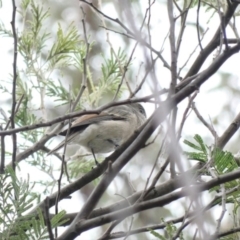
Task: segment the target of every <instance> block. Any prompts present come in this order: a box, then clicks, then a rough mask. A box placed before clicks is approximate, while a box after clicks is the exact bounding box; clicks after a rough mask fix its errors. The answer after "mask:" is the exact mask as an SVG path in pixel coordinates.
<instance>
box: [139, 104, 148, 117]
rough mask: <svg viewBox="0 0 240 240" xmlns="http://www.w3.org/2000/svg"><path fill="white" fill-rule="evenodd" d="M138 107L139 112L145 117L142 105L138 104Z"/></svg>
mask: <svg viewBox="0 0 240 240" xmlns="http://www.w3.org/2000/svg"><path fill="white" fill-rule="evenodd" d="M138 109H139V112H140V113H142V114H143V115H144V116H145V117H146V112H145V109H144V108H143V106H142V105H140V104H139V107H138Z"/></svg>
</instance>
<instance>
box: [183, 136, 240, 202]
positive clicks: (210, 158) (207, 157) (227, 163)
mask: <svg viewBox="0 0 240 240" xmlns="http://www.w3.org/2000/svg"><path fill="white" fill-rule="evenodd" d="M194 140H195V141H196V143H193V142H190V141H188V140H184V143H185V144H186V145H187V146H189V147H190V148H192V149H194V150H195V151H194V152H185V154H186V156H187V157H188V159H193V160H198V161H200V162H204V163H206V164H207V163H210V167H211V168H214V171H215V173H216V175H217V176H218V175H222V174H225V173H229V172H232V171H234V170H236V169H238V164H237V163H236V160H235V158H234V156H233V155H232V153H230V152H228V151H223V150H221V149H219V148H213V149H212V150H211V148H210V147H207V146H206V145H205V144H204V142H203V139H202V138H201V136H199V135H195V136H194ZM207 174H208V175H209V173H207ZM239 184H240V182H239V180H234V181H230V182H227V183H225V184H224V187H225V189H226V191H227V190H228V191H230V190H231V189H233V188H236V187H238V186H239ZM219 188H220V186H217V187H215V188H213V189H211V191H218V190H219ZM239 197H240V191H236V190H235V191H233V192H232V193H229V194H228V197H227V201H228V202H235V203H237V202H238V201H237V198H239ZM237 206H239V205H238V204H237Z"/></svg>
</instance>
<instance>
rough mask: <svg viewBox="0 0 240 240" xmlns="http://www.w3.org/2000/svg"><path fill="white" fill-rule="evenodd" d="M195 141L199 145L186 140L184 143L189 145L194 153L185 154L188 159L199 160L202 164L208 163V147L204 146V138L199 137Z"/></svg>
mask: <svg viewBox="0 0 240 240" xmlns="http://www.w3.org/2000/svg"><path fill="white" fill-rule="evenodd" d="M194 140H195V141H196V142H197V143H193V142H190V141H188V140H186V139H185V140H184V141H183V143H185V144H186V145H188V146H189V147H190V148H193V149H194V150H195V151H194V152H186V151H185V152H184V153H185V154H186V155H187V157H188V159H193V160H198V161H200V162H207V160H208V147H207V146H206V145H205V144H204V142H203V140H202V138H201V137H200V136H199V135H197V134H196V135H195V136H194Z"/></svg>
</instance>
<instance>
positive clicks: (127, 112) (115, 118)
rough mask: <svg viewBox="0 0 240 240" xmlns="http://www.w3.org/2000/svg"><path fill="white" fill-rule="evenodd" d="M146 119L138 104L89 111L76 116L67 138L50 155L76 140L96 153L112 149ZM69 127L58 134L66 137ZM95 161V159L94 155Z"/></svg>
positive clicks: (141, 107)
mask: <svg viewBox="0 0 240 240" xmlns="http://www.w3.org/2000/svg"><path fill="white" fill-rule="evenodd" d="M145 120H146V112H145V110H144V108H143V106H142V105H141V104H139V103H132V104H127V105H120V106H116V107H111V108H109V109H107V110H105V111H102V112H101V113H100V114H88V115H83V116H81V117H79V118H77V119H76V120H75V121H74V122H72V125H71V127H70V131H69V134H68V136H67V139H66V140H64V141H62V142H61V143H60V144H59V145H58V146H56V147H55V148H54V149H53V150H52V151H50V152H49V153H48V155H49V154H51V153H53V152H55V151H57V150H59V149H60V148H62V147H63V146H64V144H65V141H67V143H76V144H79V145H81V146H83V147H85V148H86V149H87V150H88V151H90V152H92V153H93V155H94V158H95V153H108V152H111V151H114V150H115V149H116V148H117V147H118V146H120V145H121V144H122V143H123V142H125V141H126V140H127V139H128V138H129V137H130V136H131V135H132V134H133V133H134V131H135V130H137V129H138V128H139V127H140V126H141V125H142V124H143V123H144V122H145ZM67 132H68V128H66V127H65V129H64V130H63V131H62V132H60V133H59V135H62V136H66V134H67ZM95 161H96V158H95Z"/></svg>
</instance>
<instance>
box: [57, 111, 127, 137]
mask: <svg viewBox="0 0 240 240" xmlns="http://www.w3.org/2000/svg"><path fill="white" fill-rule="evenodd" d="M109 120H113V121H117V120H118V121H119V120H126V118H124V117H120V116H119V115H116V114H109V113H104V112H102V113H101V114H99V115H98V114H89V115H84V116H82V117H79V118H77V119H76V120H75V121H74V122H72V125H71V126H70V132H69V135H72V134H73V133H76V132H78V133H81V132H82V131H83V130H84V129H86V128H87V127H88V126H89V125H91V124H93V123H99V122H102V121H109ZM67 132H68V128H66V129H65V130H64V131H62V132H60V133H59V135H61V136H66V134H67Z"/></svg>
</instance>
